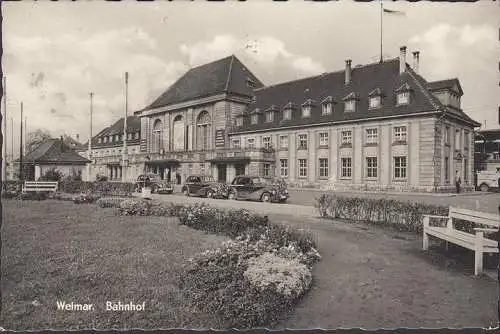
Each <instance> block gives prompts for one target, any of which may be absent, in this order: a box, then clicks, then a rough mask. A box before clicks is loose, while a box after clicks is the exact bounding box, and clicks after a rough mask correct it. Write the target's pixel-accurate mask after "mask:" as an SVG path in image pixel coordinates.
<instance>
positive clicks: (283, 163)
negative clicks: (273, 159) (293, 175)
mask: <svg viewBox="0 0 500 334" xmlns="http://www.w3.org/2000/svg"><path fill="white" fill-rule="evenodd" d="M280 176H281V177H288V159H280Z"/></svg>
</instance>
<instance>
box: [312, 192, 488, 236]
mask: <svg viewBox="0 0 500 334" xmlns="http://www.w3.org/2000/svg"><path fill="white" fill-rule="evenodd" d="M316 202H317V203H316V208H318V210H319V213H320V215H321V216H322V217H327V218H331V219H339V218H340V219H344V220H348V221H358V222H365V223H368V224H373V225H379V226H387V227H391V228H395V229H396V230H398V231H404V232H415V233H419V234H420V233H422V230H423V215H438V216H447V215H448V212H449V207H448V206H446V205H431V204H424V203H416V202H408V201H397V200H390V199H385V198H378V199H376V198H357V197H344V196H336V195H334V194H328V193H324V194H322V195H320V196H319V197H316ZM454 226H455V228H457V229H459V230H463V231H466V232H469V233H471V232H473V228H474V227H479V225H474V224H473V223H470V222H467V221H463V220H454Z"/></svg>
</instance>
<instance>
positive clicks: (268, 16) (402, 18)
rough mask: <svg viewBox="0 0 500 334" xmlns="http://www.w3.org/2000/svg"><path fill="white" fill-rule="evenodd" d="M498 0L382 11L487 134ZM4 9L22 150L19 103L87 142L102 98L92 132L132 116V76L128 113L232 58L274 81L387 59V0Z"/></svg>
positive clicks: (35, 120) (38, 123)
mask: <svg viewBox="0 0 500 334" xmlns="http://www.w3.org/2000/svg"><path fill="white" fill-rule="evenodd" d="M499 4H500V2H493V1H480V2H479V3H473V4H465V3H428V2H418V3H408V2H384V7H385V8H387V9H391V10H396V11H402V12H404V14H405V15H394V14H392V15H391V14H384V21H383V31H384V33H383V54H384V57H385V58H395V57H397V56H398V55H399V47H400V46H402V45H405V46H407V47H408V58H407V62H408V63H410V64H411V62H412V60H411V52H412V51H415V50H418V51H420V73H421V74H422V75H423V76H424V77H425V78H426V79H427V80H428V81H433V80H440V79H447V78H454V77H457V78H458V79H459V80H460V83H461V86H462V88H463V90H464V96H463V97H462V108H463V109H464V111H465V112H466V113H467V114H468V115H469V116H471V117H472V118H473V119H475V120H477V121H478V122H480V123H482V124H486V126H485V127H483V128H486V129H491V128H499V127H500V125H499V123H498V111H497V110H498V106H499V105H500V90H499V82H500V76H499V71H498V61H499V58H498V55H499V54H500V53H499V51H500V50H499V49H500V48H499V45H500V44H499V43H498V37H499V36H498V33H499V31H498V27H500V5H499ZM1 6H2V13H3V27H2V28H3V29H2V33H3V36H2V38H3V58H2V66H3V71H4V75H5V76H6V78H7V113H8V118H11V117H13V118H14V130H15V131H16V134H17V135H16V140H15V143H14V144H15V145H18V142H19V140H18V139H17V137H18V132H19V131H18V128H19V121H20V103H21V101H22V102H23V105H24V115H25V116H26V117H27V119H28V122H27V123H28V124H27V126H28V131H30V130H34V129H35V128H41V129H46V130H48V131H50V132H51V133H52V135H54V136H60V135H62V134H63V133H66V134H69V135H72V136H76V135H77V134H78V135H79V137H80V140H81V141H86V140H87V138H88V135H89V110H90V107H89V106H90V98H89V93H90V92H93V93H94V104H93V106H94V107H93V110H94V112H93V130H92V131H93V134H94V135H95V134H96V133H97V132H99V131H100V130H102V129H103V128H104V127H106V126H109V125H111V124H112V123H114V122H115V121H116V120H117V119H119V118H120V117H123V115H124V113H125V83H124V76H125V75H124V73H125V72H126V71H127V72H128V73H129V114H131V113H132V112H133V111H134V110H139V109H141V108H144V107H146V106H147V105H148V104H149V103H151V102H152V101H153V100H154V99H155V98H156V97H158V96H159V95H160V94H161V93H162V92H163V91H165V90H166V89H167V88H168V87H169V85H171V84H172V83H173V82H174V81H175V80H176V79H178V78H179V77H180V76H181V75H182V74H183V73H185V71H187V70H188V69H189V68H191V67H194V66H197V65H200V64H203V63H207V62H210V61H213V60H216V59H219V58H222V57H225V56H228V55H231V54H235V55H236V56H237V57H238V58H239V59H240V60H241V61H242V62H243V63H244V64H245V65H246V66H247V67H248V68H249V69H250V70H251V71H252V72H253V73H254V74H255V75H256V76H257V77H258V78H259V79H260V80H261V81H263V82H264V83H265V84H266V85H271V84H276V83H279V82H284V81H289V80H294V79H298V78H302V77H307V76H313V75H317V74H321V73H323V72H330V71H337V70H342V69H343V68H344V66H345V60H346V59H348V58H349V59H352V62H353V65H354V66H355V65H357V64H368V63H372V62H376V61H377V60H378V59H379V54H380V4H379V2H372V3H354V2H351V1H337V2H321V3H313V2H306V1H293V0H292V1H289V2H287V3H283V2H280V3H273V2H271V1H264V0H253V1H249V2H236V1H230V2H227V1H226V2H224V3H208V2H201V1H193V2H180V1H177V2H161V3H160V2H152V3H137V2H131V1H130V2H120V3H105V2H100V1H99V2H98V1H91V2H62V3H61V2H58V3H54V2H48V1H47V2H12V3H11V2H8V3H5V2H2V3H1ZM2 102H3V101H2ZM9 122H10V121H9ZM9 130H10V123H9V128H8V131H9ZM8 137H10V136H8ZM8 145H10V144H8ZM15 147H16V146H15ZM9 150H10V149H9ZM15 150H17V148H15Z"/></svg>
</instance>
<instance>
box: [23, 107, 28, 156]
mask: <svg viewBox="0 0 500 334" xmlns="http://www.w3.org/2000/svg"><path fill="white" fill-rule="evenodd" d="M27 141H28V117H27V116H24V146H23V152H24V155H26V142H27Z"/></svg>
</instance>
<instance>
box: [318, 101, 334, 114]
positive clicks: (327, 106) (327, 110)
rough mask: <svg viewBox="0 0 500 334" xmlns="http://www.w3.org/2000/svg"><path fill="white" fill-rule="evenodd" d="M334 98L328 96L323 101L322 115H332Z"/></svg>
mask: <svg viewBox="0 0 500 334" xmlns="http://www.w3.org/2000/svg"><path fill="white" fill-rule="evenodd" d="M332 105H333V99H332V97H331V96H328V97H327V98H326V99H324V100H323V101H322V102H321V115H330V114H331V113H332Z"/></svg>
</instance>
